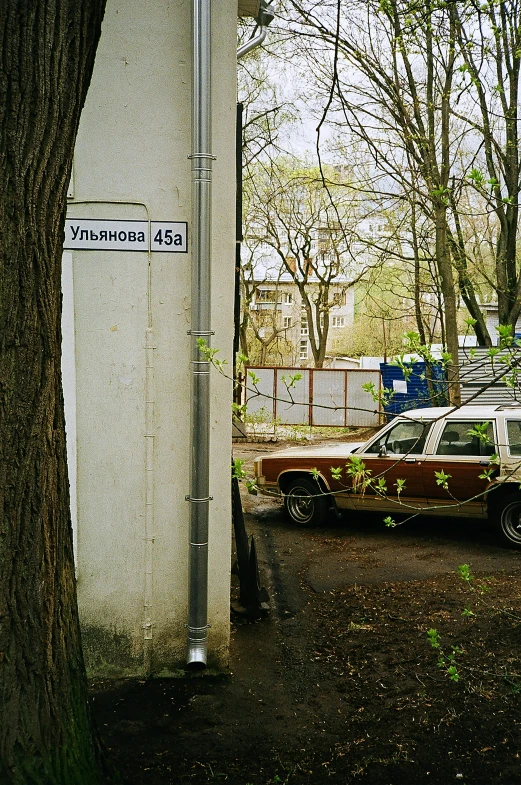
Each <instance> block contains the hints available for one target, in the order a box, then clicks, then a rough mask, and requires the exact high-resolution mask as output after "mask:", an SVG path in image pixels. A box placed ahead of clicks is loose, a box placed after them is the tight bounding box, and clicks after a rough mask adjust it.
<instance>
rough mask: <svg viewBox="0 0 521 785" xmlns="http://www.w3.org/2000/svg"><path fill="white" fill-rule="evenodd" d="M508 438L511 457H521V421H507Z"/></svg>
mask: <svg viewBox="0 0 521 785" xmlns="http://www.w3.org/2000/svg"><path fill="white" fill-rule="evenodd" d="M507 438H508V448H509V451H510V455H521V420H507Z"/></svg>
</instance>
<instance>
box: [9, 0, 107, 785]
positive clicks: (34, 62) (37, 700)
mask: <svg viewBox="0 0 521 785" xmlns="http://www.w3.org/2000/svg"><path fill="white" fill-rule="evenodd" d="M104 6H105V0H3V1H2V3H1V4H0V51H1V55H0V57H1V65H0V782H1V783H2V785H33V784H35V785H36V784H38V785H80V784H81V785H98V783H100V782H102V781H103V776H104V774H103V768H104V763H103V756H102V754H101V752H100V745H99V742H98V741H97V737H96V734H95V733H94V732H93V729H92V723H91V718H90V714H89V709H88V702H87V683H86V677H85V669H84V665H83V657H82V651H81V642H80V633H79V625H78V612H77V606H76V588H75V576H74V563H73V550H72V532H71V524H70V512H69V497H68V493H69V492H68V478H67V465H66V452H65V425H64V413H63V398H62V389H61V371H60V354H61V328H60V317H61V283H60V278H61V255H62V245H63V226H64V219H65V209H66V194H67V185H68V182H69V179H70V173H71V167H72V158H73V151H74V143H75V139H76V133H77V129H78V123H79V118H80V113H81V109H82V107H83V103H84V101H85V96H86V93H87V88H88V85H89V82H90V78H91V73H92V69H93V65H94V57H95V52H96V46H97V42H98V39H99V35H100V29H101V20H102V17H103V12H104Z"/></svg>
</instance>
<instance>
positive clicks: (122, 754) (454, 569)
mask: <svg viewBox="0 0 521 785" xmlns="http://www.w3.org/2000/svg"><path fill="white" fill-rule="evenodd" d="M280 446H282V445H280V444H279V445H277V448H278V447H280ZM273 448H274V446H273V445H267V444H245V445H239V446H237V449H236V450H235V453H236V456H237V457H241V458H245V459H246V460H247V461H248V462H251V460H252V459H253V457H255V455H258V454H259V453H260V452H262V451H265V450H268V449H270V450H271V449H273ZM243 506H244V509H245V515H246V526H247V529H248V532H249V534H251V535H254V537H255V542H256V546H257V551H258V556H259V566H260V571H261V578H262V582H263V584H264V585H265V586H266V588H267V590H268V592H269V594H270V610H269V613H268V615H267V616H266V617H265V618H262V619H259V620H257V621H247V620H245V619H243V618H242V617H240V616H237V615H234V614H232V650H231V672H230V674H229V675H224V676H219V677H212V676H200V675H199V676H196V675H187V676H186V677H185V678H181V679H176V680H157V681H136V680H130V681H122V682H116V683H114V682H97V683H93V685H92V697H93V706H94V711H95V715H96V717H97V720H98V723H99V726H100V729H101V732H102V735H103V737H104V740H105V742H106V745H107V747H108V748H109V754H110V755H111V757H112V760H113V762H114V763H115V765H116V767H117V768H118V769H119V771H120V773H121V777H122V781H123V783H124V785H171V784H172V785H173V783H194V785H199V784H200V783H228V784H229V785H248V783H251V785H272V784H273V785H274V784H275V783H290V784H293V783H294V784H295V785H297V784H301V783H302V784H303V783H309V784H310V785H315V784H318V783H320V785H321V784H322V783H332V784H335V783H338V784H340V783H342V784H343V785H349V784H350V783H370V785H424V784H426V785H450V783H462V784H465V785H491V783H505V784H506V785H518V784H519V783H521V734H520V730H521V712H520V708H521V704H520V701H521V649H520V643H521V639H520V638H521V635H520V633H521V552H517V551H510V550H506V549H505V548H503V547H502V546H500V545H499V543H498V541H497V539H496V536H495V533H494V531H493V529H492V528H491V527H490V526H489V524H487V523H486V522H479V521H467V522H463V521H458V522H455V521H450V520H435V519H427V518H425V519H418V520H417V521H414V522H410V523H408V524H406V525H405V526H404V527H399V528H397V529H394V530H390V529H386V528H385V527H384V525H383V523H382V521H381V519H379V518H377V517H374V518H368V517H364V516H358V517H357V519H356V520H349V519H346V520H342V521H338V522H334V523H331V524H330V525H328V527H327V528H323V529H297V528H295V526H293V525H292V524H290V523H289V522H287V521H286V519H285V518H284V515H283V513H282V510H281V507H280V505H279V504H278V503H277V502H275V501H271V500H269V499H267V498H265V497H261V496H258V497H252V496H249V495H248V494H246V493H245V494H244V496H243ZM462 564H468V565H470V569H471V571H472V574H473V575H474V576H475V579H474V580H473V581H472V582H471V583H470V585H469V583H468V582H466V581H464V580H463V579H462V578H461V577H459V576H458V566H459V565H462ZM480 587H486V589H484V588H480ZM234 591H236V587H235V588H234ZM431 629H435V630H436V631H437V635H438V636H439V637H438V643H439V646H440V648H437V649H435V648H433V647H432V646H431V644H430V643H429V641H428V631H429V630H431ZM434 642H436V640H434ZM440 659H441V660H443V662H442V663H441V665H438V662H439V660H440ZM451 669H452V670H451ZM451 674H452V677H453V678H452V679H451ZM456 678H457V680H456Z"/></svg>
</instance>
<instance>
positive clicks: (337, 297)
mask: <svg viewBox="0 0 521 785" xmlns="http://www.w3.org/2000/svg"><path fill="white" fill-rule="evenodd" d="M333 303H334V304H335V305H345V304H346V293H345V291H340V292H333Z"/></svg>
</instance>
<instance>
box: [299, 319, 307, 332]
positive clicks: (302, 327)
mask: <svg viewBox="0 0 521 785" xmlns="http://www.w3.org/2000/svg"><path fill="white" fill-rule="evenodd" d="M300 334H301V335H309V327H308V320H307V319H304V318H302V319H301V320H300Z"/></svg>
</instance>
